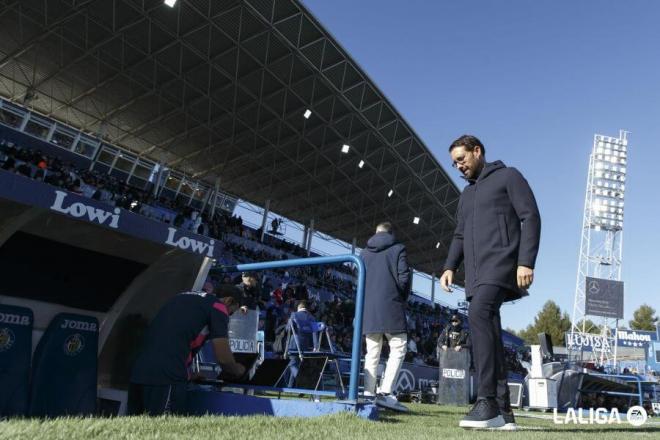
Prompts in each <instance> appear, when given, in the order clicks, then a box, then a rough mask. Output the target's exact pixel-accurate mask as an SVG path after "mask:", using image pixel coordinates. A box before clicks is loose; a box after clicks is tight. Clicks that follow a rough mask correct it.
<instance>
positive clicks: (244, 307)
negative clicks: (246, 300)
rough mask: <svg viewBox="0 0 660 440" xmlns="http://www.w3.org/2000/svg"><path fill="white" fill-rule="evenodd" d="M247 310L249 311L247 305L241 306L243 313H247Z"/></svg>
mask: <svg viewBox="0 0 660 440" xmlns="http://www.w3.org/2000/svg"><path fill="white" fill-rule="evenodd" d="M247 312H248V308H247V306H241V313H242V314H244V315H247Z"/></svg>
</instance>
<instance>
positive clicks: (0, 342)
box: [0, 327, 16, 352]
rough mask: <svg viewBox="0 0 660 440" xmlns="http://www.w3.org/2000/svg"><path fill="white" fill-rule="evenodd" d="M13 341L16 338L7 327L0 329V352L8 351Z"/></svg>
mask: <svg viewBox="0 0 660 440" xmlns="http://www.w3.org/2000/svg"><path fill="white" fill-rule="evenodd" d="M15 340H16V336H15V335H14V332H12V331H11V329H10V328H8V327H3V328H0V352H3V351H7V350H9V349H10V348H11V347H12V345H14V341H15Z"/></svg>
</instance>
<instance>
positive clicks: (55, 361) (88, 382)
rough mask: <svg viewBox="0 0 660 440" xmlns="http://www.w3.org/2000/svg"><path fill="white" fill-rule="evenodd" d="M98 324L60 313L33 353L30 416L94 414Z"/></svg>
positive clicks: (86, 317)
mask: <svg viewBox="0 0 660 440" xmlns="http://www.w3.org/2000/svg"><path fill="white" fill-rule="evenodd" d="M97 352H98V321H97V319H96V318H94V317H90V316H84V315H75V314H72V313H60V314H58V315H56V316H55V317H54V318H53V320H52V321H51V323H50V325H49V326H48V328H47V329H46V331H45V332H44V334H43V336H42V338H41V340H40V341H39V345H37V348H36V350H35V352H34V360H33V363H32V366H33V367H32V383H31V398H30V415H32V416H37V417H56V416H64V415H92V414H94V413H95V411H96V376H97V354H98V353H97Z"/></svg>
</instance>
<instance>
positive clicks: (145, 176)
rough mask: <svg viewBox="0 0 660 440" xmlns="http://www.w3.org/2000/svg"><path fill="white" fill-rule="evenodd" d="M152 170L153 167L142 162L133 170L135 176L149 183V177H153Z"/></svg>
mask: <svg viewBox="0 0 660 440" xmlns="http://www.w3.org/2000/svg"><path fill="white" fill-rule="evenodd" d="M151 168H152V166H148V165H146V164H145V163H144V162H142V161H140V162H138V164H137V166H136V167H135V169H134V170H133V176H134V177H137V178H139V179H142V180H144V181H147V180H149V176H151Z"/></svg>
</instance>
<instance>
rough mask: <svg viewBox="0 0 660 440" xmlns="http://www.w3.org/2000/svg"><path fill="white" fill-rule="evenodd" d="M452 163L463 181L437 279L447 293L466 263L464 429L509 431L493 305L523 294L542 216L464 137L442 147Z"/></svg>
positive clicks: (519, 179)
mask: <svg viewBox="0 0 660 440" xmlns="http://www.w3.org/2000/svg"><path fill="white" fill-rule="evenodd" d="M449 152H450V154H451V158H452V161H453V166H454V167H455V168H456V169H458V171H460V172H461V174H462V175H463V177H464V178H465V179H466V180H467V181H468V186H467V187H466V188H465V190H464V191H463V193H462V194H461V198H460V201H459V203H458V210H457V212H456V220H457V226H456V230H455V231H454V238H453V240H452V243H451V246H450V247H449V254H448V256H447V261H446V262H445V265H444V268H443V274H442V276H441V278H440V284H441V286H442V288H443V289H444V290H446V291H448V292H450V291H451V289H450V285H451V284H452V282H453V279H454V273H455V272H456V270H457V269H458V266H459V265H460V264H461V262H462V261H463V262H464V268H465V293H466V296H467V299H468V301H470V306H469V309H468V322H469V325H470V332H471V334H472V352H473V356H474V366H475V369H476V374H477V382H478V391H477V397H478V398H477V402H476V403H475V405H474V407H473V408H472V410H470V412H469V413H468V415H467V416H466V417H465V418H464V419H463V420H462V421H461V423H460V426H461V427H465V428H503V429H515V427H516V425H515V420H514V418H513V412H511V408H510V402H509V390H508V387H507V383H506V378H507V372H506V368H505V361H504V347H503V345H502V325H501V321H500V306H501V305H502V303H503V302H504V301H512V300H516V299H519V298H521V297H522V296H525V295H526V294H527V288H528V287H529V286H530V285H531V284H532V281H533V279H534V264H535V262H536V255H537V253H538V250H539V241H540V236H541V217H540V215H539V211H538V208H537V206H536V200H535V199H534V194H533V193H532V190H531V188H530V187H529V184H528V183H527V181H526V180H525V178H524V177H523V176H522V174H520V172H519V171H518V170H516V169H515V168H507V167H506V166H505V165H504V164H503V163H502V162H501V161H496V162H492V163H487V162H486V156H485V154H486V150H485V148H484V146H483V144H482V143H481V141H479V139H477V138H476V137H474V136H470V135H465V136H461V137H460V138H458V139H457V140H455V141H454V142H453V143H452V144H451V146H450V147H449Z"/></svg>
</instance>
